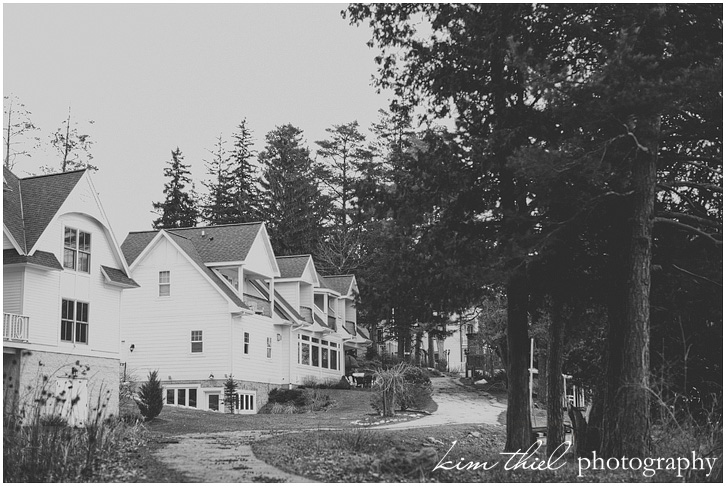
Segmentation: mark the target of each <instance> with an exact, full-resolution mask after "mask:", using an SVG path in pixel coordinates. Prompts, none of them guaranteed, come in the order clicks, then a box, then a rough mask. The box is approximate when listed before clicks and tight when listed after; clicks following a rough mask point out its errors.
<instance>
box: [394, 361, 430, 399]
mask: <svg viewBox="0 0 726 486" xmlns="http://www.w3.org/2000/svg"><path fill="white" fill-rule="evenodd" d="M403 379H404V381H405V384H404V387H403V391H402V393H400V394H399V395H398V396H397V397H396V402H397V403H398V405H399V406H400V407H401V410H410V409H412V408H423V407H424V406H426V404H427V403H428V401H429V400H430V399H431V393H432V392H433V388H432V386H431V379H430V378H429V374H428V371H426V370H425V369H424V368H418V367H416V366H409V367H408V368H406V370H405V371H404V373H403Z"/></svg>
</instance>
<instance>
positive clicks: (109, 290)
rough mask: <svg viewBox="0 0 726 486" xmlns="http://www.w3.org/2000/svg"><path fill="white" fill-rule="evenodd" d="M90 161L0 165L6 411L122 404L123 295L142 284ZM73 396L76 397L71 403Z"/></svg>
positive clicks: (111, 410)
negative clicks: (51, 166)
mask: <svg viewBox="0 0 726 486" xmlns="http://www.w3.org/2000/svg"><path fill="white" fill-rule="evenodd" d="M128 273H129V272H128V267H127V265H126V260H125V259H124V257H123V255H122V253H121V250H120V248H119V246H118V244H117V242H116V240H115V238H114V235H113V232H112V231H111V227H110V225H109V222H108V220H107V218H106V214H105V213H104V210H103V207H102V206H101V202H100V201H99V198H98V195H97V192H96V190H95V188H94V187H93V183H92V182H91V178H90V175H89V174H88V173H87V172H86V171H75V172H66V173H61V174H53V175H45V176H38V177H28V178H23V179H19V178H18V177H16V176H15V175H14V174H13V173H12V172H11V171H10V170H8V169H7V168H4V172H3V392H4V399H5V400H4V405H5V410H6V411H11V410H15V411H17V412H19V413H21V414H24V415H25V416H26V417H29V416H32V413H33V411H35V410H37V411H41V410H40V409H38V408H37V407H36V406H35V404H36V403H37V402H36V400H38V399H40V400H41V401H42V402H44V403H45V407H44V410H42V412H43V413H53V414H60V415H62V416H64V417H65V418H66V419H67V420H68V421H69V423H70V424H71V425H79V424H82V423H85V422H86V420H88V419H89V418H93V417H94V415H95V414H101V415H104V416H108V415H110V414H117V413H118V388H119V375H118V370H119V342H120V328H121V315H120V310H121V300H122V294H123V293H124V292H125V289H130V288H136V287H138V285H137V284H136V282H134V281H133V280H132V279H130V278H129V277H128ZM71 404H72V405H71Z"/></svg>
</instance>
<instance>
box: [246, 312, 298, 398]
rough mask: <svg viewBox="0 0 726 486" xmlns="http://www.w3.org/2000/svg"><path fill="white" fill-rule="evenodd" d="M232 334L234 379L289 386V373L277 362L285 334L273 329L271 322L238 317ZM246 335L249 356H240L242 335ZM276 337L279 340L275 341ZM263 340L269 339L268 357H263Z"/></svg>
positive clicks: (264, 347) (265, 341)
mask: <svg viewBox="0 0 726 486" xmlns="http://www.w3.org/2000/svg"><path fill="white" fill-rule="evenodd" d="M233 328H234V332H233V334H232V336H233V337H232V342H233V343H234V345H233V351H232V361H233V363H234V366H233V369H234V371H233V374H234V377H235V378H236V379H240V380H247V381H257V382H261V383H271V384H276V385H285V384H287V383H288V382H289V376H288V375H289V371H287V370H283V369H282V367H281V364H280V360H281V359H283V356H284V354H283V353H285V350H284V347H283V342H284V340H285V337H286V336H285V334H286V333H285V332H284V331H282V330H281V329H280V326H273V324H272V320H271V319H269V318H267V317H263V316H247V315H245V316H242V318H241V319H235V322H234V326H233ZM245 332H248V333H249V335H250V346H249V353H248V354H245V353H244V333H245ZM277 334H280V335H281V336H282V337H283V340H281V341H278V340H277ZM267 338H270V339H271V344H272V357H271V358H268V357H267Z"/></svg>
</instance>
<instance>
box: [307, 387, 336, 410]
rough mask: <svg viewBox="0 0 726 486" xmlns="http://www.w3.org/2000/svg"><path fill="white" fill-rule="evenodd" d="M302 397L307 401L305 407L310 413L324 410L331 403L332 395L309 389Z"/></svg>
mask: <svg viewBox="0 0 726 486" xmlns="http://www.w3.org/2000/svg"><path fill="white" fill-rule="evenodd" d="M302 395H303V398H304V399H305V407H306V408H307V409H308V410H309V411H310V412H317V411H318V410H322V409H324V408H325V407H327V406H328V405H330V403H331V400H330V395H328V394H327V393H323V392H322V391H320V390H318V389H315V388H307V389H305V390H303V393H302Z"/></svg>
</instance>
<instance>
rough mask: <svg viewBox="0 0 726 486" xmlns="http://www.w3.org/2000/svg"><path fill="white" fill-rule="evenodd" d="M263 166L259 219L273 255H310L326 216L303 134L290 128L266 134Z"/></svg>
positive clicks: (325, 205)
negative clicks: (304, 144) (266, 230)
mask: <svg viewBox="0 0 726 486" xmlns="http://www.w3.org/2000/svg"><path fill="white" fill-rule="evenodd" d="M266 139H267V144H266V146H265V150H263V151H262V152H261V153H260V155H259V161H260V164H261V166H262V180H261V182H260V185H261V187H262V192H261V197H260V210H261V215H262V216H263V218H264V219H265V220H266V221H267V224H268V231H269V233H270V239H271V241H272V245H273V247H274V248H275V253H277V254H278V255H295V254H302V253H313V252H314V251H315V249H316V248H317V247H318V245H319V242H320V240H321V235H322V232H323V224H324V221H325V219H326V218H327V215H328V214H329V211H328V208H329V204H328V203H327V199H326V198H325V197H324V196H323V195H322V194H321V193H320V191H319V186H318V180H319V173H318V171H317V170H316V168H315V166H314V164H313V161H312V159H311V158H310V150H309V149H308V148H307V147H304V146H303V140H302V131H301V130H300V129H299V128H296V127H294V126H292V125H290V124H288V125H282V126H279V127H277V128H276V129H275V130H273V131H271V132H270V133H268V134H267V137H266Z"/></svg>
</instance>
